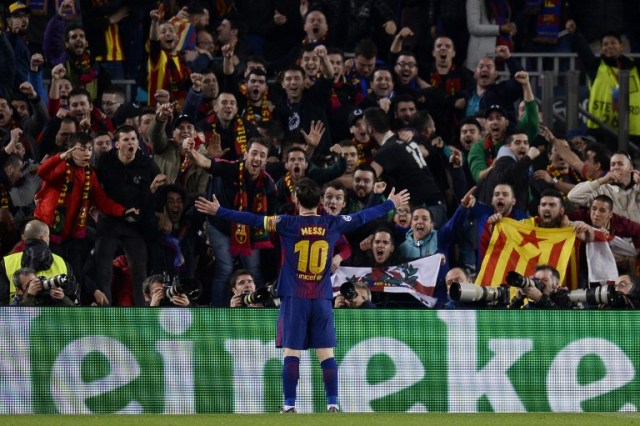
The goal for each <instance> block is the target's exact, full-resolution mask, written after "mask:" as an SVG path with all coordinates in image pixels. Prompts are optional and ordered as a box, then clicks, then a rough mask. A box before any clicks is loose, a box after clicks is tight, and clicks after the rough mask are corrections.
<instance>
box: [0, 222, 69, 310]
mask: <svg viewBox="0 0 640 426" xmlns="http://www.w3.org/2000/svg"><path fill="white" fill-rule="evenodd" d="M49 235H50V234H49V227H48V226H47V224H46V223H44V222H42V221H40V220H37V219H34V220H31V221H29V222H27V224H26V225H25V227H24V231H23V233H22V240H23V241H24V249H23V250H22V251H20V252H16V253H13V254H9V255H7V256H5V257H4V258H2V262H0V305H8V304H9V302H10V301H11V300H12V297H13V293H14V289H13V285H15V281H14V280H13V274H14V273H15V272H16V271H17V270H18V269H20V268H27V267H28V268H32V269H34V270H35V271H36V275H37V276H39V277H46V278H53V277H55V276H58V275H66V276H67V277H68V278H69V280H68V281H69V282H68V283H67V285H65V286H64V287H63V290H64V293H65V294H66V295H67V296H68V297H69V299H71V300H73V301H75V300H76V299H77V298H78V286H77V284H76V280H75V275H74V272H73V268H72V267H71V265H70V264H69V263H68V262H67V261H66V260H65V259H63V258H62V257H60V256H58V255H57V254H55V253H53V252H52V251H51V249H50V248H49ZM12 284H13V285H12Z"/></svg>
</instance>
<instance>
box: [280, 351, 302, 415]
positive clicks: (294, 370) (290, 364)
mask: <svg viewBox="0 0 640 426" xmlns="http://www.w3.org/2000/svg"><path fill="white" fill-rule="evenodd" d="M299 377H300V358H298V357H297V356H286V357H284V365H283V366H282V390H283V392H284V406H285V408H287V407H295V406H296V388H297V387H298V379H299Z"/></svg>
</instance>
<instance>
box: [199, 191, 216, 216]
mask: <svg viewBox="0 0 640 426" xmlns="http://www.w3.org/2000/svg"><path fill="white" fill-rule="evenodd" d="M195 205H196V209H197V210H198V211H199V212H200V213H204V214H208V215H211V216H215V215H216V214H217V213H218V210H219V209H220V202H219V201H218V199H217V198H216V196H215V195H214V196H213V198H212V200H211V201H209V200H207V199H206V198H204V197H198V199H197V200H196V202H195Z"/></svg>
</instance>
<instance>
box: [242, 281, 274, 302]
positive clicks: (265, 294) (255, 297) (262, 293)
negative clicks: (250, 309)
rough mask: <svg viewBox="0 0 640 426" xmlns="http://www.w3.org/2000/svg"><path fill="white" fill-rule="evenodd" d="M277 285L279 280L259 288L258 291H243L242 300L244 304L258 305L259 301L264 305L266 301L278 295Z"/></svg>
mask: <svg viewBox="0 0 640 426" xmlns="http://www.w3.org/2000/svg"><path fill="white" fill-rule="evenodd" d="M276 286H277V281H274V282H272V283H268V284H267V285H265V286H264V287H262V288H259V289H257V290H256V291H253V292H251V291H245V292H242V294H241V295H240V301H241V302H242V305H243V306H249V305H257V304H258V303H262V304H263V305H264V304H265V303H266V302H268V301H269V300H271V299H274V298H275V297H276Z"/></svg>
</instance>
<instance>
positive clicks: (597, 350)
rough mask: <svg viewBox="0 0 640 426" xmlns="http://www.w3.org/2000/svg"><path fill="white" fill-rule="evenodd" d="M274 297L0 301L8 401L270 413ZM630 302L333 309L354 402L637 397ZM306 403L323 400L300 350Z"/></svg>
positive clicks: (27, 408) (639, 342) (346, 405)
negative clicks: (579, 307) (16, 304)
mask: <svg viewBox="0 0 640 426" xmlns="http://www.w3.org/2000/svg"><path fill="white" fill-rule="evenodd" d="M276 318H277V311H276V310H272V309H207V308H200V309H197V308H196V309H179V308H174V309H171V308H168V309H150V308H146V309H145V308H124V309H123V308H104V309H100V308H0V342H1V343H0V345H1V346H0V414H11V413H37V414H45V413H63V414H94V413H123V414H140V413H171V414H188V413H261V412H276V411H278V410H279V408H280V405H281V403H282V396H281V384H280V369H281V352H280V350H278V349H276V348H275V347H274V340H275V325H276ZM639 326H640V321H639V317H638V315H637V314H636V313H635V312H625V311H519V312H518V311H432V310H424V311H422V310H413V311H402V310H339V311H336V327H337V329H338V342H339V346H338V348H336V360H337V362H338V366H339V383H340V384H339V394H340V397H339V399H340V404H341V406H342V409H343V411H346V412H381V411H385V412H391V411H395V412H398V411H399V412H405V411H406V412H427V411H430V412H487V411H496V412H532V411H536V412H551V411H572V412H577V411H637V407H638V406H639V404H640V383H639V381H638V379H637V370H638V368H640V338H639V337H638V330H639V329H640V328H639ZM298 409H299V411H300V412H314V411H315V412H322V411H325V399H324V388H323V385H322V378H321V374H320V369H319V367H318V364H317V361H316V360H315V356H313V357H312V356H310V354H305V355H304V356H303V360H302V363H301V369H300V385H299V389H298Z"/></svg>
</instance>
